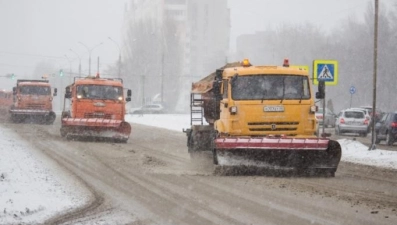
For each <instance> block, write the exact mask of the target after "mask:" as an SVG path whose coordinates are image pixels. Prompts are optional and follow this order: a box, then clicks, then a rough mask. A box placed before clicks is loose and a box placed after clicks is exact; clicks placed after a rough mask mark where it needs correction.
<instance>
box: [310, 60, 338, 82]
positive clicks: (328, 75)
mask: <svg viewBox="0 0 397 225" xmlns="http://www.w3.org/2000/svg"><path fill="white" fill-rule="evenodd" d="M313 78H314V80H313V81H314V84H318V82H319V81H324V82H325V85H336V84H337V83H338V62H337V61H335V60H314V61H313Z"/></svg>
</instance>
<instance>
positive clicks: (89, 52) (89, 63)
mask: <svg viewBox="0 0 397 225" xmlns="http://www.w3.org/2000/svg"><path fill="white" fill-rule="evenodd" d="M79 43H80V44H82V45H83V46H84V47H85V48H86V49H87V51H88V75H91V53H92V50H94V49H95V48H96V47H99V46H100V45H102V44H103V42H101V43H99V44H97V45H95V46H94V47H92V48H89V47H88V46H87V45H85V44H84V43H83V42H79Z"/></svg>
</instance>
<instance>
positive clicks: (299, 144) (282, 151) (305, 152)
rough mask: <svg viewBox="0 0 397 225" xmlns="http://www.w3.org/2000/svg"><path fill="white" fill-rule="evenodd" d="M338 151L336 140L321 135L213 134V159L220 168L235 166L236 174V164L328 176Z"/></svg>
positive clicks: (339, 151) (338, 153)
mask: <svg viewBox="0 0 397 225" xmlns="http://www.w3.org/2000/svg"><path fill="white" fill-rule="evenodd" d="M341 154H342V151H341V146H340V144H339V143H338V142H337V141H334V140H329V139H325V138H217V139H216V140H215V149H214V162H215V161H216V162H217V163H218V164H219V165H220V166H221V167H224V168H233V170H236V168H237V171H234V173H236V174H239V172H240V171H238V170H239V168H240V170H241V169H243V170H248V171H249V170H252V169H253V170H256V169H267V170H269V169H271V170H279V171H282V170H284V171H289V172H293V173H298V174H307V175H316V176H317V175H326V176H331V177H332V176H334V175H335V172H336V170H337V168H338V165H339V162H340V159H341ZM224 168H222V170H223V169H224Z"/></svg>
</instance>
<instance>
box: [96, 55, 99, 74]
mask: <svg viewBox="0 0 397 225" xmlns="http://www.w3.org/2000/svg"><path fill="white" fill-rule="evenodd" d="M96 74H99V56H98V64H97V68H96Z"/></svg>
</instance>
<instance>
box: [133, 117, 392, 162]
mask: <svg viewBox="0 0 397 225" xmlns="http://www.w3.org/2000/svg"><path fill="white" fill-rule="evenodd" d="M126 120H127V121H128V122H130V123H139V124H144V125H149V126H156V127H162V128H166V129H170V130H175V131H182V129H183V128H185V129H186V128H189V127H190V115H161V114H155V115H149V114H146V115H135V114H134V115H127V117H126ZM132 129H134V126H133V125H132ZM338 142H339V143H340V144H341V146H342V161H346V162H352V163H358V164H364V165H370V166H378V167H383V168H389V169H397V151H387V150H380V149H377V150H375V151H368V147H367V146H365V145H363V144H361V143H360V142H358V141H353V140H349V139H340V140H338Z"/></svg>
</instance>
